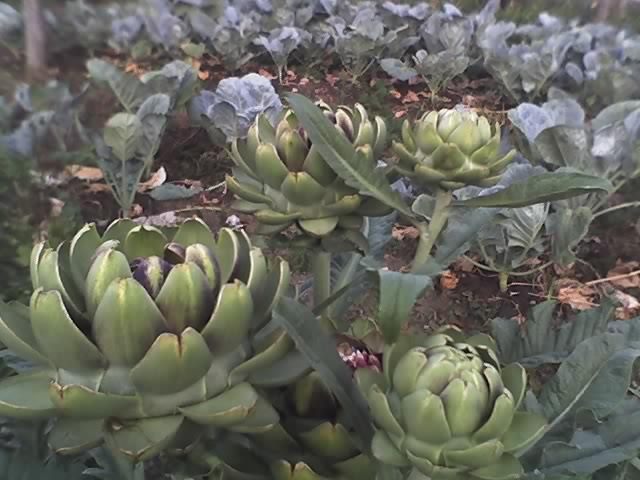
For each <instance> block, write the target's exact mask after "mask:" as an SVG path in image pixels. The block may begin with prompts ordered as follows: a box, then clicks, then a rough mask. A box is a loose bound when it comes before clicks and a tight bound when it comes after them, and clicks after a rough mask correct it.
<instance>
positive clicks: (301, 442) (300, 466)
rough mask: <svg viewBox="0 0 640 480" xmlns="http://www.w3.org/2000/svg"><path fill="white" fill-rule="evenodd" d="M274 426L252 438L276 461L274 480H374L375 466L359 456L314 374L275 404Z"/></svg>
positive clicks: (334, 402) (334, 405) (335, 404)
mask: <svg viewBox="0 0 640 480" xmlns="http://www.w3.org/2000/svg"><path fill="white" fill-rule="evenodd" d="M273 404H274V405H277V407H276V408H277V409H279V410H280V411H281V415H280V418H281V421H280V424H279V425H277V426H276V427H275V428H273V429H271V430H269V431H268V432H265V433H261V434H257V435H254V436H253V438H254V439H255V441H256V442H257V443H258V444H259V445H260V446H261V447H262V448H264V449H265V451H268V452H272V454H273V456H278V455H280V456H281V457H282V459H281V460H279V461H275V462H272V465H271V469H272V473H273V477H274V480H327V479H342V480H360V479H364V478H367V479H368V478H374V477H375V469H376V465H375V462H374V461H373V460H372V459H370V458H369V457H368V456H367V455H365V454H364V453H362V451H361V450H360V448H359V447H358V442H357V440H356V436H355V434H354V433H353V432H351V431H350V430H349V429H348V428H347V427H346V426H345V425H344V424H343V422H342V420H343V419H342V415H343V414H344V413H343V412H342V410H341V409H340V407H339V405H338V402H337V400H336V398H335V397H334V396H333V394H332V393H331V391H330V390H329V389H328V388H327V386H326V385H325V384H324V382H322V380H321V379H320V376H319V374H318V373H317V372H315V371H314V372H311V373H309V374H307V375H306V376H305V377H303V378H301V379H300V380H298V381H297V382H296V383H294V384H293V385H291V386H290V387H289V388H288V389H287V391H286V392H285V394H284V395H283V396H282V397H281V398H280V401H274V402H273Z"/></svg>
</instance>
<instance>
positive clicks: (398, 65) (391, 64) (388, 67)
mask: <svg viewBox="0 0 640 480" xmlns="http://www.w3.org/2000/svg"><path fill="white" fill-rule="evenodd" d="M380 66H381V67H382V69H383V70H384V71H385V72H387V73H388V74H389V75H391V76H392V77H393V78H397V79H398V80H401V81H403V82H406V81H407V80H411V79H412V78H414V77H417V76H418V72H416V70H415V68H411V67H409V66H408V65H406V64H405V63H404V62H403V61H401V60H399V59H397V58H383V59H382V60H380Z"/></svg>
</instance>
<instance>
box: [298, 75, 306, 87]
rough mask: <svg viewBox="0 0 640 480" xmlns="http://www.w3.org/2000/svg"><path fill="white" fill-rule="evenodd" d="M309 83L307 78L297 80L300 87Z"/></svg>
mask: <svg viewBox="0 0 640 480" xmlns="http://www.w3.org/2000/svg"><path fill="white" fill-rule="evenodd" d="M308 84H309V79H308V78H306V77H305V78H301V79H300V81H299V82H298V85H300V86H301V87H304V86H305V85H308Z"/></svg>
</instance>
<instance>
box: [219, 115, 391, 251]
mask: <svg viewBox="0 0 640 480" xmlns="http://www.w3.org/2000/svg"><path fill="white" fill-rule="evenodd" d="M320 107H321V108H322V110H323V111H324V113H325V115H326V116H327V118H329V119H330V120H331V121H332V122H333V123H334V124H335V126H336V131H337V133H338V134H341V135H344V136H346V137H347V138H348V139H349V141H351V142H352V144H353V145H354V146H355V147H356V150H357V152H358V154H359V155H363V156H364V157H366V158H367V159H368V160H369V161H370V162H371V168H375V167H376V165H377V163H376V159H377V157H378V156H379V155H380V153H381V152H382V150H384V148H385V146H386V143H387V129H386V125H385V122H384V120H382V119H381V118H380V117H376V118H375V119H374V120H373V121H372V120H370V119H369V117H368V115H367V112H366V110H365V109H364V107H362V105H356V106H355V109H353V110H351V109H349V108H347V107H340V108H338V109H337V110H336V111H335V112H334V111H332V110H331V109H330V108H329V107H328V106H326V105H325V104H320ZM232 158H233V161H234V163H235V164H236V168H234V171H233V176H227V188H228V189H229V190H230V191H231V192H233V193H234V194H235V195H236V197H237V198H238V199H239V200H238V201H236V202H235V203H234V207H235V208H236V209H237V210H239V211H242V212H246V213H252V214H254V216H255V218H256V219H257V221H258V222H259V224H260V227H261V228H260V231H259V233H263V234H275V233H279V232H282V231H283V230H285V229H287V228H288V227H290V226H291V225H296V226H297V227H298V229H299V231H301V232H302V233H303V234H304V235H303V237H306V238H312V239H322V238H325V237H327V236H329V235H331V234H335V233H338V232H340V231H351V232H354V231H355V232H359V231H360V228H361V226H362V222H363V217H364V216H378V215H384V214H387V213H389V212H390V209H389V208H388V207H386V206H385V205H383V204H382V203H381V202H379V201H378V200H376V199H374V198H372V197H366V196H363V195H361V194H360V193H359V192H358V191H357V190H356V189H354V188H351V187H349V186H347V185H346V184H345V183H344V182H343V181H342V180H341V179H340V178H339V177H338V176H337V175H336V173H335V172H334V171H333V170H332V169H331V167H330V166H329V165H328V164H327V163H326V162H325V160H324V159H323V158H322V156H321V155H320V152H319V151H318V148H317V147H316V146H315V145H313V144H312V142H311V140H310V139H309V138H308V135H307V133H306V131H305V130H304V129H303V128H302V127H301V125H300V123H299V121H298V119H297V118H296V116H295V114H294V112H293V111H292V110H287V111H286V112H285V113H284V116H283V118H282V119H281V120H280V121H279V122H278V123H277V125H276V127H273V126H272V125H271V124H270V123H269V122H268V120H267V119H266V117H264V116H259V117H258V119H257V121H256V123H255V124H254V125H253V126H252V127H251V128H250V130H249V133H248V136H247V138H246V139H245V140H236V141H234V142H233V144H232ZM310 243H313V242H310Z"/></svg>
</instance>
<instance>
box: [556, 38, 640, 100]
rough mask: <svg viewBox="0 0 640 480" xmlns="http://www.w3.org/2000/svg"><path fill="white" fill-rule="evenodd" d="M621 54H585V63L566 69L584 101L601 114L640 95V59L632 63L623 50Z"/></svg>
mask: <svg viewBox="0 0 640 480" xmlns="http://www.w3.org/2000/svg"><path fill="white" fill-rule="evenodd" d="M638 44H639V45H640V42H638ZM636 48H638V47H636ZM617 50H618V51H617V52H616V51H615V50H613V49H604V48H599V49H596V50H592V51H589V52H587V53H585V55H584V56H583V57H582V62H581V63H579V64H576V63H573V64H572V65H575V67H571V66H570V65H569V64H567V66H566V69H567V73H568V74H571V77H572V79H573V80H574V82H575V84H576V85H577V87H578V93H579V96H580V98H581V99H582V100H583V101H584V103H585V104H586V105H588V106H590V107H591V108H595V109H598V110H600V109H601V108H602V107H606V106H608V105H611V104H613V103H617V102H621V101H625V100H629V99H633V98H637V97H638V96H639V95H640V86H638V82H637V81H636V79H637V78H638V75H640V55H638V56H637V57H636V58H634V59H631V58H629V57H627V56H626V55H625V53H624V51H622V49H620V48H619V47H618V49H617Z"/></svg>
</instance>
